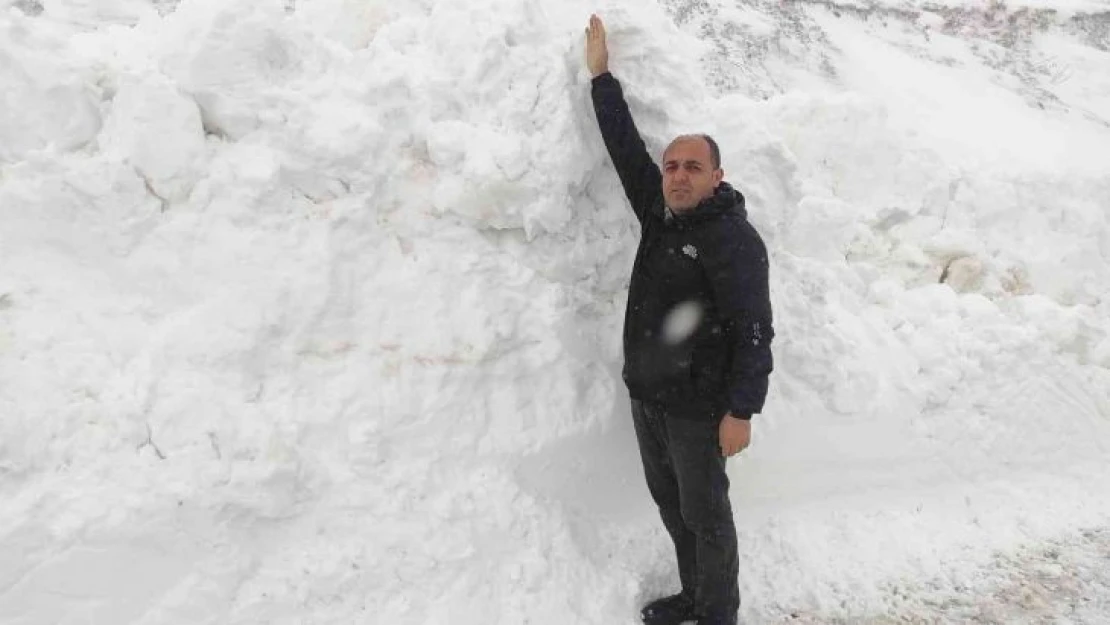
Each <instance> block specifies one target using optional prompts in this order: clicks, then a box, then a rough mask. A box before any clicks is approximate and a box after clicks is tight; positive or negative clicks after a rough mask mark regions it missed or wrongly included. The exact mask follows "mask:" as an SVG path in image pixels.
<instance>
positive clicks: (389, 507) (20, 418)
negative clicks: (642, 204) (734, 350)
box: [0, 0, 1110, 625]
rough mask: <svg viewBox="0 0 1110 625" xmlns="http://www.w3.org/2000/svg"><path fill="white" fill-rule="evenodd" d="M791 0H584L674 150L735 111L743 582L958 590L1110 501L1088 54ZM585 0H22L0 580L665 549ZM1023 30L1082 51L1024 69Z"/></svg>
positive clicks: (228, 584)
mask: <svg viewBox="0 0 1110 625" xmlns="http://www.w3.org/2000/svg"><path fill="white" fill-rule="evenodd" d="M777 5H778V3H762V4H761V3H752V4H751V5H747V6H745V7H740V8H738V7H726V6H724V5H723V4H718V3H682V2H666V3H660V4H659V5H654V4H652V5H648V6H644V5H642V3H639V4H634V3H628V2H613V3H609V4H608V5H606V6H605V7H602V9H603V10H602V11H601V12H602V15H603V16H604V17H605V18H607V20H608V22H609V26H610V30H611V39H612V46H613V58H612V66H613V69H614V71H615V72H616V73H617V75H618V76H619V77H620V78H621V80H622V81H623V82H624V83H625V88H626V91H627V92H628V95H629V97H630V100H631V104H632V107H633V109H634V113H635V114H636V117H637V121H638V123H639V125H640V127H641V129H642V130H643V131H644V133H645V135H646V139H647V141H648V143H649V145H650V147H651V148H652V150H653V151H656V152H658V151H659V150H660V149H661V148H662V146H663V145H665V144H666V142H667V141H668V140H669V139H670V137H671V136H673V135H675V134H678V133H680V132H688V131H699V130H701V131H709V132H712V133H714V134H715V135H716V136H717V137H718V140H719V141H720V142H721V144H722V148H723V153H724V166H725V169H726V178H727V179H729V180H730V181H732V182H734V183H735V184H737V185H738V186H739V187H740V188H741V189H742V190H743V191H744V192H745V193H746V194H747V195H748V197H749V203H750V206H751V209H752V220H753V222H754V223H755V224H756V225H757V226H758V227H759V228H760V230H761V232H763V233H764V236H765V238H766V239H767V241H768V244H769V246H770V247H771V249H772V252H773V256H774V259H773V268H774V269H773V285H772V286H773V292H774V300H775V310H776V319H777V323H776V326H777V330H778V335H779V336H780V337H781V338H780V339H778V341H777V343H776V358H777V366H778V370H777V372H776V374H775V377H774V379H773V384H772V394H771V397H770V401H769V403H768V406H767V411H766V414H765V415H762V416H760V417H758V418H757V419H758V421H757V425H756V442H755V445H754V446H753V447H752V449H750V450H749V451H748V452H746V453H745V455H744V456H743V457H742V458H740V459H739V460H738V461H736V462H734V463H732V464H731V466H730V473H731V474H732V476H733V482H734V487H733V493H732V495H733V501H734V506H735V508H736V510H737V523H738V526H739V529H740V540H741V549H742V551H743V554H744V557H743V561H744V565H743V566H742V572H741V587H742V589H743V591H744V593H745V607H744V610H745V611H746V616H748V617H749V618H750V619H751V620H752V621H753V622H770V621H774V620H775V619H778V618H780V617H781V616H783V615H785V614H798V615H800V616H809V617H813V618H816V619H818V621H820V619H833V618H842V619H849V620H856V619H860V618H864V617H867V616H869V615H877V614H896V615H917V616H919V617H920V616H921V615H926V616H933V617H935V615H936V614H937V610H938V609H941V608H938V607H937V606H938V605H942V604H943V603H944V601H945V600H946V599H945V598H946V597H951V596H953V595H958V593H959V592H961V589H964V588H967V587H971V586H975V584H976V580H981V579H983V575H984V574H983V573H982V571H983V567H987V566H997V562H995V561H994V560H992V558H993V557H994V555H995V554H996V553H1003V554H1006V553H1012V552H1014V550H1016V549H1018V548H1019V547H1023V546H1027V545H1031V544H1032V545H1036V544H1039V543H1040V541H1044V540H1049V539H1053V540H1059V539H1060V537H1061V536H1064V537H1066V536H1068V535H1070V533H1073V532H1075V531H1077V530H1078V529H1080V528H1085V527H1105V526H1106V525H1107V519H1108V517H1110V503H1107V502H1106V501H1105V497H1103V496H1101V493H1105V492H1107V487H1110V471H1108V470H1107V467H1106V463H1105V460H1104V458H1105V457H1106V455H1107V452H1108V450H1107V448H1106V447H1107V444H1106V442H1105V441H1107V440H1110V439H1108V438H1107V434H1108V433H1110V431H1108V430H1110V422H1108V419H1107V417H1108V416H1110V338H1108V336H1110V324H1108V322H1107V321H1106V319H1107V318H1108V317H1107V312H1110V309H1108V307H1110V302H1108V297H1107V291H1106V288H1105V286H1104V285H1106V284H1107V283H1108V279H1110V269H1108V268H1110V264H1108V263H1107V256H1108V254H1110V239H1108V238H1107V235H1106V234H1105V229H1103V228H1101V227H1100V226H1101V224H1102V221H1103V210H1102V209H1103V207H1102V202H1103V200H1102V198H1105V197H1107V195H1108V194H1110V175H1108V172H1107V170H1106V166H1105V164H1106V163H1110V154H1108V152H1110V148H1107V147H1106V146H1110V140H1108V139H1110V131H1108V130H1107V126H1106V123H1105V122H1106V121H1107V120H1110V111H1107V109H1106V107H1105V106H1104V105H1105V103H1106V102H1107V99H1106V98H1107V96H1106V94H1107V84H1106V82H1105V81H1102V82H1097V80H1102V79H1101V76H1103V75H1104V73H1101V72H1099V71H1098V70H1099V68H1101V67H1104V66H1105V64H1106V63H1107V54H1106V52H1105V49H1104V48H1103V49H1099V48H1097V47H1092V45H1090V43H1089V42H1088V41H1087V40H1085V39H1084V38H1083V37H1081V36H1080V35H1077V34H1076V33H1075V32H1073V31H1071V30H1069V29H1068V28H1067V24H1066V20H1067V19H1070V18H1068V17H1060V18H1059V21H1058V22H1054V23H1050V24H1047V25H1045V26H1044V27H1043V29H1042V30H1040V31H1037V32H1038V33H1039V34H1038V35H1037V36H1036V37H1033V38H1031V39H1029V41H1028V46H1027V47H1025V48H1023V50H1024V52H1023V54H1024V55H1025V56H1023V57H1022V59H1024V60H1021V59H1018V60H1015V59H1013V58H1007V57H1006V56H1005V49H1002V48H991V47H990V46H989V45H988V43H989V42H984V41H980V40H979V39H977V38H976V37H977V35H974V34H969V33H967V32H962V31H961V32H956V31H953V32H951V33H945V34H940V35H935V36H930V37H928V38H927V37H925V35H923V34H922V27H921V23H922V22H921V21H920V20H919V19H918V18H920V17H921V15H919V14H915V15H913V16H910V17H909V18H907V21H898V19H896V18H895V17H889V18H887V20H888V24H881V23H879V20H878V18H876V17H874V16H869V15H867V13H866V11H867V10H870V9H867V10H863V13H862V14H859V13H858V12H857V13H853V12H842V13H841V15H839V16H837V15H836V14H835V12H834V8H830V6H828V5H827V4H814V5H797V6H792V7H786V8H781V9H780V8H778V7H777ZM1077 6H1079V5H1078V4H1077ZM594 9H595V7H592V6H587V5H585V4H582V3H570V4H566V5H558V6H555V5H551V4H540V3H533V2H516V1H509V0H490V1H488V2H471V3H465V4H463V3H453V2H436V1H424V2H414V3H384V2H369V3H368V2H351V1H348V0H312V1H303V2H293V1H292V0H289V1H284V2H278V1H276V0H274V1H266V2H249V1H247V0H234V1H226V0H223V1H216V0H183V1H182V2H180V3H176V2H155V3H146V2H138V1H137V0H135V1H130V0H128V1H125V0H117V1H114V2H112V3H60V2H41V3H40V2H34V1H30V2H28V1H20V2H10V1H9V2H0V11H3V12H0V33H3V36H0V84H2V85H3V88H2V89H0V94H2V95H0V97H2V98H4V100H3V103H4V106H3V107H2V108H0V225H2V227H0V427H2V430H0V496H2V500H3V501H4V502H5V503H4V507H3V514H0V619H2V620H4V621H5V622H11V623H18V624H21V625H23V624H30V623H48V622H77V621H81V622H94V623H182V624H184V623H221V624H226V623H258V622H267V623H302V622H306V621H310V622H321V623H333V622H334V623H338V622H382V623H387V622H404V623H446V622H451V623H475V624H477V623H488V622H504V623H519V622H526V621H527V622H535V623H568V622H570V623H611V622H623V621H624V620H631V619H633V618H635V617H634V614H635V611H636V607H637V606H638V605H639V603H640V602H641V601H642V600H643V599H644V598H645V597H647V596H650V595H652V594H654V593H657V592H661V591H664V590H670V589H671V588H673V585H674V583H675V582H674V579H673V572H672V564H671V561H670V551H669V549H668V547H667V544H666V542H665V538H664V534H663V533H662V529H661V526H660V524H659V522H658V521H657V518H656V515H655V512H654V511H653V510H652V509H651V506H650V504H649V502H648V497H647V493H646V489H644V487H643V485H642V477H641V475H640V470H639V467H638V464H637V463H638V459H637V457H636V451H635V447H634V440H633V437H632V433H631V428H630V425H629V422H628V415H627V397H626V396H625V394H624V390H623V387H622V385H621V382H620V377H619V366H620V353H619V335H620V324H621V318H622V311H623V301H624V297H625V291H624V289H625V286H626V281H627V275H628V271H629V269H630V266H631V260H632V255H633V252H634V249H635V244H636V240H637V235H638V233H637V230H636V225H635V223H634V219H633V218H632V216H631V214H630V212H629V211H628V210H627V208H626V207H625V206H624V202H623V196H622V195H621V192H620V190H619V187H618V183H617V180H616V176H615V175H614V174H613V172H612V170H611V168H610V167H609V165H608V162H607V156H606V154H605V151H604V147H603V146H602V145H601V142H600V139H599V137H598V136H597V132H596V128H595V126H594V120H593V114H592V110H591V107H590V104H589V92H588V80H587V76H586V74H585V71H584V67H583V59H582V40H581V32H582V31H581V29H582V28H583V26H584V24H585V20H586V17H587V16H588V14H589V12H590V11H592V10H594ZM914 10H916V9H914ZM914 10H910V9H907V11H910V12H911V13H912V12H913V11H914ZM1076 10H1077V11H1078V10H1087V9H1086V8H1084V7H1080V8H1077V9H1076ZM927 21H928V20H926V22H927ZM699 24H702V25H712V26H714V28H708V29H705V28H699V27H698V25H699ZM730 24H731V26H728V25H730ZM726 26H727V27H726ZM990 45H993V46H1000V45H1001V44H999V43H997V42H993V43H990ZM1041 46H1043V50H1044V51H1045V52H1044V53H1045V54H1053V55H1057V59H1058V60H1057V62H1058V63H1061V64H1065V65H1067V66H1068V67H1069V68H1071V69H1070V71H1071V72H1073V73H1072V74H1071V75H1074V76H1078V77H1082V80H1083V82H1082V84H1081V85H1080V84H1077V83H1076V82H1070V83H1069V82H1068V81H1057V82H1054V80H1055V79H1054V78H1053V76H1056V74H1053V73H1052V72H1041V73H1036V72H1033V73H1031V74H1030V73H1023V72H1026V70H1027V69H1028V67H1029V66H1028V65H1027V64H1023V63H1025V61H1028V60H1030V59H1032V60H1034V61H1035V60H1036V59H1037V58H1039V57H1037V54H1040V52H1038V51H1039V50H1042V47H1041ZM984 50H986V52H984ZM991 50H995V51H1000V52H1001V53H1002V56H1001V57H998V59H1000V60H999V61H998V62H988V60H989V59H990V58H995V57H991V56H990V54H991V52H990V51H991ZM985 59H987V60H985ZM727 67H732V68H733V69H732V70H729V72H727V73H726V72H725V69H723V68H727ZM1026 78H1028V80H1026ZM1038 102H1041V103H1043V104H1045V106H1044V107H1041V106H1039V105H1038ZM992 562H995V564H993V565H992Z"/></svg>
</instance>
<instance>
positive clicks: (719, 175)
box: [713, 167, 725, 187]
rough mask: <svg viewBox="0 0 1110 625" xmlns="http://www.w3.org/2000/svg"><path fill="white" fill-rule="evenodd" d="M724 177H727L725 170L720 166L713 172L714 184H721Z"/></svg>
mask: <svg viewBox="0 0 1110 625" xmlns="http://www.w3.org/2000/svg"><path fill="white" fill-rule="evenodd" d="M724 179H725V170H723V169H721V168H720V167H718V168H717V171H714V172H713V186H714V187H716V186H717V185H719V184H721V181H722V180H724Z"/></svg>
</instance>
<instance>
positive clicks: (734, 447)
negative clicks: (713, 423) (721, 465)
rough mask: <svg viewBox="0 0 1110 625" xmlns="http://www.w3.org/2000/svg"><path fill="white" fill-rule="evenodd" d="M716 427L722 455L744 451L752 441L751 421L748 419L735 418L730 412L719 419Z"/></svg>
mask: <svg viewBox="0 0 1110 625" xmlns="http://www.w3.org/2000/svg"><path fill="white" fill-rule="evenodd" d="M718 429H719V433H720V436H721V455H722V456H725V457H728V456H734V455H736V454H738V453H740V452H741V451H744V449H746V448H747V447H748V445H749V444H751V442H752V422H751V421H750V420H748V419H737V418H736V417H734V416H732V413H731V412H730V413H728V414H726V415H725V416H724V417H723V418H722V419H721V425H720V427H719V428H718Z"/></svg>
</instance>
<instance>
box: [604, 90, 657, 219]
mask: <svg viewBox="0 0 1110 625" xmlns="http://www.w3.org/2000/svg"><path fill="white" fill-rule="evenodd" d="M591 91H592V95H593V102H594V112H595V113H596V114H597V125H598V127H599V128H600V129H601V137H602V138H603V139H604V140H605V147H606V149H608V150H609V158H611V159H612V160H613V166H614V167H615V168H616V170H617V175H618V176H620V179H621V185H623V186H624V193H625V195H627V196H628V201H629V202H630V203H631V204H632V210H633V211H634V212H635V213H636V217H637V218H638V219H639V220H640V222H641V223H643V221H644V219H645V218H646V217H647V215H648V214H649V212H650V211H651V210H653V208H654V207H655V206H656V205H658V203H659V200H660V198H661V197H662V195H663V190H662V183H663V177H662V175H661V174H660V173H659V167H658V166H657V165H656V164H655V162H654V161H652V160H651V155H650V154H648V151H647V148H646V147H645V146H644V141H643V139H641V138H640V132H639V131H638V130H636V124H635V122H633V121H632V113H631V112H630V111H629V110H628V103H627V102H625V99H624V91H623V90H622V89H621V84H620V82H618V81H617V79H616V78H615V77H614V76H613V75H612V74H610V73H608V72H606V73H604V74H600V75H598V76H596V77H594V79H593V81H592V86H591Z"/></svg>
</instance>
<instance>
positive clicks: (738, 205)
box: [668, 182, 748, 227]
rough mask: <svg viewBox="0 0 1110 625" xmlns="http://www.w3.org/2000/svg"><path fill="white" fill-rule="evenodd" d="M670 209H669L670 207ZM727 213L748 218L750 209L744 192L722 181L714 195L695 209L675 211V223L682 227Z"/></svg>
mask: <svg viewBox="0 0 1110 625" xmlns="http://www.w3.org/2000/svg"><path fill="white" fill-rule="evenodd" d="M668 210H669V209H668ZM726 213H736V214H737V215H739V216H740V218H741V219H747V218H748V210H747V208H745V206H744V194H742V193H740V192H739V191H737V190H736V189H735V188H734V187H733V186H732V185H731V184H729V183H727V182H722V183H721V184H719V185H717V188H716V189H714V191H713V195H712V196H711V197H707V198H705V199H704V200H702V201H701V203H700V204H698V205H697V206H695V207H694V210H692V211H689V212H686V213H677V212H676V213H674V223H675V225H676V226H679V227H682V226H687V225H693V224H696V223H701V222H702V221H706V220H708V219H714V218H717V217H720V216H721V215H724V214H726Z"/></svg>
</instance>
